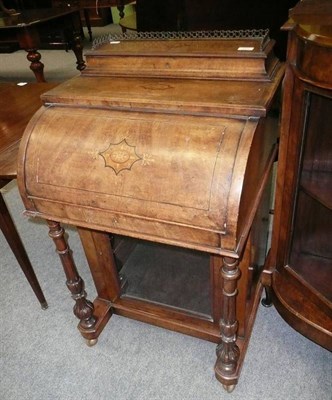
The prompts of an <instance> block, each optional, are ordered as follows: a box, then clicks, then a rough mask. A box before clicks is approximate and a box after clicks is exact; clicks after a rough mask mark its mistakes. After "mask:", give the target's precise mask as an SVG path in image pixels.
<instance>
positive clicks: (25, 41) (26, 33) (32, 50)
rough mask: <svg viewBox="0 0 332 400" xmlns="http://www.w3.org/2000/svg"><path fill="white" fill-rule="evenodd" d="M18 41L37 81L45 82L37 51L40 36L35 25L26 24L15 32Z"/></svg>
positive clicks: (42, 66)
mask: <svg viewBox="0 0 332 400" xmlns="http://www.w3.org/2000/svg"><path fill="white" fill-rule="evenodd" d="M17 38H18V42H19V44H20V47H21V49H24V50H25V51H26V52H27V53H28V55H27V59H28V60H29V61H30V62H31V64H30V69H31V71H32V72H33V73H34V74H35V77H36V80H37V82H46V80H45V77H44V64H43V63H42V62H41V61H40V58H41V55H40V53H39V52H38V48H39V47H40V37H39V33H38V30H37V29H36V27H35V26H26V27H24V28H22V29H19V31H18V32H17Z"/></svg>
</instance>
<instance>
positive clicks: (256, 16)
mask: <svg viewBox="0 0 332 400" xmlns="http://www.w3.org/2000/svg"><path fill="white" fill-rule="evenodd" d="M296 3H297V0H279V1H266V0H251V1H244V0H240V1H232V0H205V1H204V2H202V1H200V0H163V1H156V0H137V1H136V11H137V29H138V30H139V31H174V30H176V31H193V30H215V29H217V30H220V29H266V28H268V29H269V30H270V35H271V37H272V38H273V39H275V40H276V41H277V43H276V46H275V52H276V54H277V56H278V57H279V58H282V59H284V58H285V49H286V39H287V35H286V33H285V32H281V31H280V26H281V25H283V24H284V23H285V21H286V20H287V16H288V10H289V8H291V7H293V6H294V5H295V4H296Z"/></svg>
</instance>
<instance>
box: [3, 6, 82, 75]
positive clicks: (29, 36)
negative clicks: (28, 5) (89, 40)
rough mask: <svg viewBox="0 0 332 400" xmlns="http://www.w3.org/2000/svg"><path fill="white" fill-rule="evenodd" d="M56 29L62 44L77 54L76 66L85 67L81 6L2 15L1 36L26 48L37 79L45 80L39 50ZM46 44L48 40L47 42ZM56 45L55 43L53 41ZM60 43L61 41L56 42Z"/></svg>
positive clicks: (78, 67) (80, 69) (31, 67)
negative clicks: (79, 7)
mask: <svg viewBox="0 0 332 400" xmlns="http://www.w3.org/2000/svg"><path fill="white" fill-rule="evenodd" d="M54 32H57V33H59V35H60V36H61V43H60V44H61V45H62V46H63V44H64V43H65V44H66V48H69V49H71V50H73V52H74V54H75V56H76V64H77V69H78V70H79V71H82V70H83V69H84V68H85V62H84V60H83V46H82V42H81V36H82V26H81V21H80V15H79V10H78V9H70V8H67V9H58V10H53V9H44V10H26V11H22V12H21V13H20V14H19V15H16V16H7V17H4V18H1V24H0V39H1V40H6V39H11V40H13V38H14V40H17V41H18V44H19V46H20V48H21V49H24V50H25V51H26V52H27V53H28V55H27V59H28V60H29V61H30V63H31V64H30V69H31V70H32V71H33V73H34V74H35V77H36V80H37V82H45V77H44V64H43V63H42V62H41V61H40V59H41V55H40V53H39V52H38V49H40V47H41V45H42V43H43V40H44V38H46V40H47V38H48V37H49V36H52V34H53V33H54ZM47 43H49V42H48V41H47ZM54 45H55V44H54ZM57 45H59V43H57Z"/></svg>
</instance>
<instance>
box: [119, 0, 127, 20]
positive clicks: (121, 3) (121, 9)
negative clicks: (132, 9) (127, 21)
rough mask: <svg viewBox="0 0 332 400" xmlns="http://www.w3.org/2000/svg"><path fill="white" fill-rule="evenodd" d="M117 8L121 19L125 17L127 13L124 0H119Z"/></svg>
mask: <svg viewBox="0 0 332 400" xmlns="http://www.w3.org/2000/svg"><path fill="white" fill-rule="evenodd" d="M117 3H118V4H117V9H118V11H119V16H120V19H121V18H123V17H124V15H125V13H124V4H123V0H118V1H117Z"/></svg>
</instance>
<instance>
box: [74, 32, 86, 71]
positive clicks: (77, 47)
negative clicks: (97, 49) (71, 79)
mask: <svg viewBox="0 0 332 400" xmlns="http://www.w3.org/2000/svg"><path fill="white" fill-rule="evenodd" d="M71 48H72V50H73V52H74V53H75V57H76V64H77V67H76V69H78V70H79V71H83V69H85V67H86V64H85V61H84V59H83V45H82V40H81V35H80V34H79V33H77V34H75V35H74V38H73V41H72V43H71Z"/></svg>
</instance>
